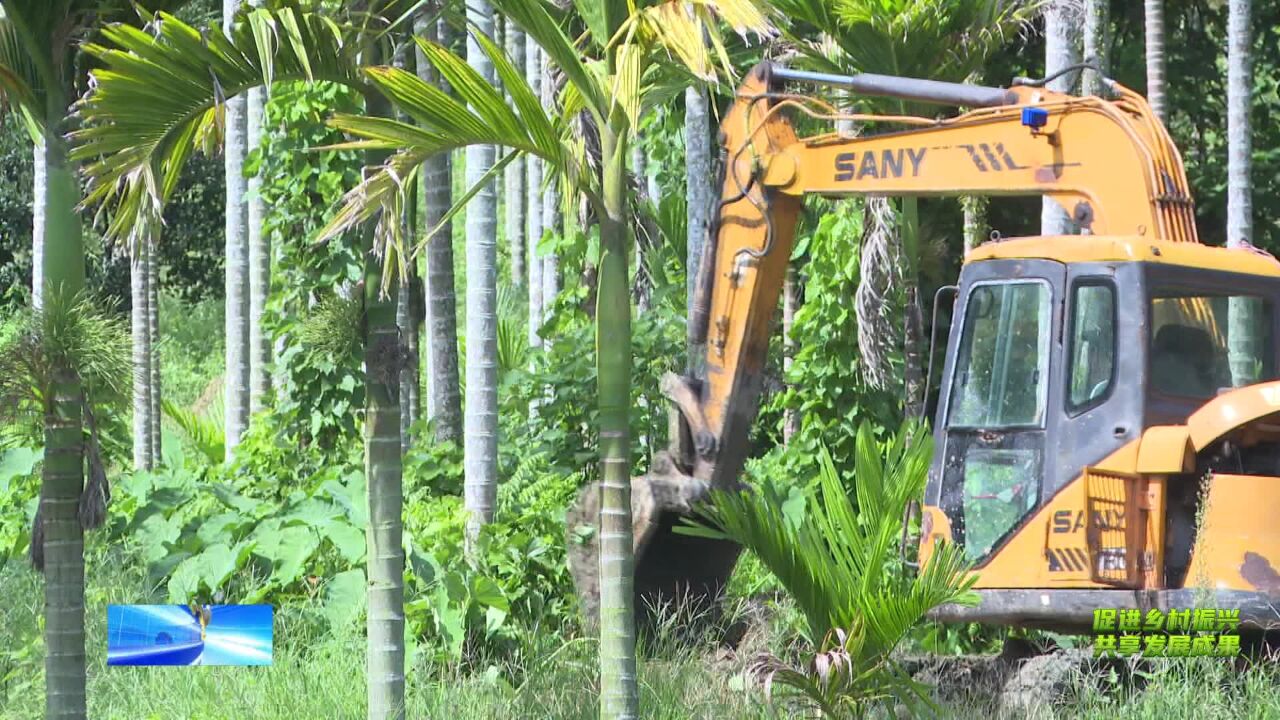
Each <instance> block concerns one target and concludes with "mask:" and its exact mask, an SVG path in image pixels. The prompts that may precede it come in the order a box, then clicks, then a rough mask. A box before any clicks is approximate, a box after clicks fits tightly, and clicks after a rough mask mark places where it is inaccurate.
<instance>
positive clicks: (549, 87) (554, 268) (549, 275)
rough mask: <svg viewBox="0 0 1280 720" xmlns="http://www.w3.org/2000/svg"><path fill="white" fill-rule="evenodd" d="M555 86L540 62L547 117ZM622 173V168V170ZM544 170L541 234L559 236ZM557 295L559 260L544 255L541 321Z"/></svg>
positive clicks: (552, 180) (554, 185) (555, 188)
mask: <svg viewBox="0 0 1280 720" xmlns="http://www.w3.org/2000/svg"><path fill="white" fill-rule="evenodd" d="M556 102H557V99H556V82H555V78H554V77H553V75H552V66H551V61H550V60H548V59H547V58H546V57H545V56H543V58H542V105H543V106H544V107H545V108H547V111H548V112H549V113H553V112H555V106H556ZM624 170H625V168H624ZM546 172H547V168H546V167H545V166H544V167H543V174H544V177H543V178H542V181H543V185H544V189H543V192H542V231H543V232H544V233H551V234H552V235H559V234H561V233H562V232H563V228H562V227H561V225H562V220H563V218H562V217H561V216H562V215H563V209H562V207H561V202H562V198H561V195H560V183H559V179H560V178H558V177H546V176H545V174H546ZM559 294H560V258H559V257H557V256H556V254H555V253H554V252H549V253H546V254H545V255H544V256H543V258H542V318H543V320H544V321H545V320H547V319H548V318H550V317H551V311H552V310H553V309H554V308H555V305H556V296H557V295H559Z"/></svg>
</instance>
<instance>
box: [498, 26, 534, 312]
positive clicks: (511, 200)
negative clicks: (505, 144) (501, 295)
mask: <svg viewBox="0 0 1280 720" xmlns="http://www.w3.org/2000/svg"><path fill="white" fill-rule="evenodd" d="M505 40H506V47H507V57H509V58H511V64H512V65H514V66H515V68H516V71H517V72H519V73H521V74H524V62H525V39H524V33H522V32H520V29H519V28H516V27H511V26H508V27H507V29H506V37H505ZM524 165H525V163H524V158H522V157H518V156H517V157H516V158H515V159H514V160H512V161H511V165H509V166H508V167H507V171H506V173H505V174H504V179H505V181H506V188H505V190H506V193H505V194H506V204H507V215H506V226H507V248H508V254H509V255H510V256H511V282H512V284H514V285H515V286H516V287H523V286H524V284H525V282H526V280H525V252H526V248H525V243H526V241H525V236H524V231H525V222H526V213H525V206H526V203H527V202H528V201H529V198H528V193H527V192H526V191H525V181H526V180H527V179H528V175H527V173H526V172H525V167H524Z"/></svg>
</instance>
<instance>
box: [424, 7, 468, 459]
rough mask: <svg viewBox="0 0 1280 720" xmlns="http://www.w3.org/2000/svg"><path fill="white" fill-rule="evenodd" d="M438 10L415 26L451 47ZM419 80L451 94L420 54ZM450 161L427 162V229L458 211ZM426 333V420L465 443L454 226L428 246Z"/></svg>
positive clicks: (441, 434)
mask: <svg viewBox="0 0 1280 720" xmlns="http://www.w3.org/2000/svg"><path fill="white" fill-rule="evenodd" d="M433 14H434V9H433V8H431V7H430V6H425V7H424V8H423V9H422V10H421V11H420V12H419V14H418V16H417V18H415V20H414V31H415V33H416V34H418V35H421V36H424V37H427V38H433V39H438V40H439V41H440V43H441V44H443V45H444V46H445V47H448V46H449V45H450V42H449V37H448V35H449V27H448V24H447V23H445V22H443V21H440V22H437V21H436V20H434V19H433ZM416 59H417V63H418V76H419V77H421V78H422V79H423V80H425V81H427V82H430V83H432V84H433V85H435V86H437V87H439V88H441V89H443V90H445V91H446V92H447V91H448V89H449V87H448V83H446V82H445V81H444V79H443V78H441V77H440V75H439V73H437V72H436V70H435V68H434V67H432V66H431V63H429V62H427V59H426V57H424V56H423V55H422V53H421V51H419V52H418V55H417V58H416ZM451 165H452V163H450V161H449V155H448V154H447V153H439V154H437V155H433V156H431V157H430V158H428V159H427V161H426V163H425V167H424V168H423V172H422V182H421V183H420V185H421V187H422V194H423V201H422V206H423V223H422V225H423V227H424V228H426V229H427V230H428V231H430V230H431V229H433V228H435V227H436V226H437V225H440V221H441V219H442V218H443V217H444V216H445V214H446V213H447V212H448V211H449V208H450V207H452V206H453V173H452V170H451ZM423 290H424V295H425V297H424V298H423V300H424V304H425V306H426V313H427V318H426V331H427V346H428V347H427V416H428V417H430V418H431V419H432V420H434V422H435V434H436V439H437V440H451V441H457V440H460V439H461V438H462V397H461V392H460V390H459V384H458V307H457V295H456V291H455V289H454V282H453V224H452V223H447V224H446V225H444V226H443V227H441V228H440V231H439V232H437V233H436V234H435V235H433V236H432V237H431V239H430V240H428V241H427V273H426V278H425V282H423Z"/></svg>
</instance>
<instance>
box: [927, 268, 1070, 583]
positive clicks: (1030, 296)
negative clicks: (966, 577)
mask: <svg viewBox="0 0 1280 720" xmlns="http://www.w3.org/2000/svg"><path fill="white" fill-rule="evenodd" d="M1065 284H1066V266H1064V265H1063V264H1061V263H1057V262H1053V261H1049V260H990V261H983V262H977V263H972V264H970V265H967V266H966V267H965V269H964V271H963V272H962V273H961V283H960V304H959V310H958V313H957V322H956V323H954V324H953V325H952V329H951V338H950V342H949V343H948V353H947V363H946V368H945V369H944V377H945V382H944V387H943V388H942V398H941V400H940V402H939V409H938V417H937V421H936V423H935V425H934V427H935V447H936V448H937V451H938V452H937V453H936V455H935V458H934V463H933V468H932V473H931V490H932V492H931V493H929V497H928V499H929V500H930V502H931V503H932V504H936V505H937V506H939V507H940V508H941V509H942V511H943V512H944V513H945V514H946V515H947V518H948V520H949V522H950V524H951V533H952V538H953V540H954V541H955V542H957V543H960V544H961V546H962V547H964V549H965V555H966V557H967V558H968V559H969V560H970V561H972V562H976V563H978V564H979V566H981V565H982V564H985V560H986V559H987V558H988V557H989V556H990V555H991V553H992V551H994V550H995V549H996V548H998V547H999V546H1000V545H1002V544H1003V543H1004V542H1005V541H1006V540H1007V539H1008V538H1009V537H1010V536H1011V535H1012V534H1013V532H1014V530H1016V529H1017V528H1018V527H1019V526H1020V525H1021V524H1022V522H1023V521H1024V520H1025V519H1026V518H1027V516H1029V515H1030V514H1031V512H1032V511H1034V510H1035V508H1036V507H1038V506H1039V505H1040V503H1041V502H1042V500H1043V497H1044V478H1045V475H1046V462H1049V463H1052V459H1051V455H1050V454H1049V453H1048V448H1050V447H1052V442H1051V440H1052V438H1051V434H1052V430H1053V428H1054V427H1055V426H1056V424H1057V414H1056V412H1055V411H1054V409H1055V408H1060V407H1061V406H1062V399H1061V395H1062V383H1061V382H1059V381H1058V378H1060V377H1061V372H1062V370H1061V367H1060V366H1061V355H1062V353H1061V342H1062V330H1061V328H1062V304H1063V298H1064V286H1065Z"/></svg>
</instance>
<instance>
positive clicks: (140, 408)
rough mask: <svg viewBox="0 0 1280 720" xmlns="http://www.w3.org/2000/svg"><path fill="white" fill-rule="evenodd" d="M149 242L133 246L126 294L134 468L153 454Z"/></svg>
mask: <svg viewBox="0 0 1280 720" xmlns="http://www.w3.org/2000/svg"><path fill="white" fill-rule="evenodd" d="M151 250H152V248H151V242H150V241H143V242H140V243H137V245H135V246H134V252H133V257H132V259H131V262H130V264H129V295H130V298H131V300H132V304H133V307H132V309H131V311H130V325H131V334H132V340H133V467H134V468H135V469H138V470H150V469H151V467H152V460H153V459H154V457H155V453H154V451H153V449H152V447H151V441H152V432H151V424H152V422H153V416H152V412H151V411H152V403H151V390H152V387H153V386H152V378H151V360H152V357H153V351H154V347H153V346H152V344H151V339H152V336H151V290H150V287H149V285H150V283H149V280H150V278H151V272H150V265H151V255H152V252H151Z"/></svg>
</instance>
